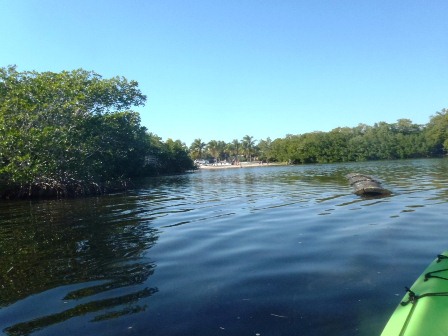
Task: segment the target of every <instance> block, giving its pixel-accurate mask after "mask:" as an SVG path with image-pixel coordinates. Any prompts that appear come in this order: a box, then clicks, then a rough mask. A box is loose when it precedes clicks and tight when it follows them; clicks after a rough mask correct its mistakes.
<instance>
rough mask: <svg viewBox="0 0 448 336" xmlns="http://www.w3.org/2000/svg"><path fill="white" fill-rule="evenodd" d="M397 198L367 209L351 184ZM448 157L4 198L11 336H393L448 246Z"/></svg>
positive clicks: (1, 320) (4, 274) (211, 174)
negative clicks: (377, 184) (88, 194)
mask: <svg viewBox="0 0 448 336" xmlns="http://www.w3.org/2000/svg"><path fill="white" fill-rule="evenodd" d="M349 172H362V173H365V174H371V175H374V176H376V177H377V178H379V179H380V180H382V181H383V184H384V185H385V186H386V187H387V188H388V189H390V190H392V191H393V195H392V196H391V197H387V198H380V199H362V198H359V197H357V196H355V195H353V194H352V193H351V189H350V187H349V185H348V182H347V181H346V180H345V178H344V175H345V174H347V173H349ZM447 200H448V160H446V159H439V160H415V161H394V162H374V163H356V164H354V163H352V164H335V165H309V166H292V167H264V168H244V169H229V170H219V171H199V172H196V173H193V174H188V175H184V176H174V177H164V178H158V179H153V180H149V181H147V183H146V184H145V187H143V188H141V189H138V190H135V191H132V192H128V193H126V194H117V195H111V196H105V197H99V198H88V199H78V200H64V201H40V202H6V201H2V202H1V203H0V214H1V217H0V251H1V252H0V253H1V258H0V286H1V287H0V332H3V333H4V334H5V335H27V334H33V335H83V336H87V335H152V336H155V335H164V336H170V335H200V336H202V335H203V336H209V335H260V336H265V335H266V336H267V335H341V336H342V335H343V336H347V335H369V336H370V335H379V334H380V333H381V330H382V328H383V326H384V325H385V323H386V322H387V319H388V317H389V316H390V314H391V313H392V311H393V310H394V309H395V307H396V305H397V304H398V303H399V301H400V299H401V297H402V296H403V294H404V289H403V288H404V286H409V285H411V284H412V283H413V281H414V280H415V278H416V277H417V276H418V275H419V274H420V273H421V272H422V271H423V269H424V268H425V267H426V265H427V264H429V262H430V261H431V260H432V259H433V258H434V257H435V255H436V254H438V253H440V252H442V251H443V250H445V249H448V226H447V221H446V218H447V215H448V210H447Z"/></svg>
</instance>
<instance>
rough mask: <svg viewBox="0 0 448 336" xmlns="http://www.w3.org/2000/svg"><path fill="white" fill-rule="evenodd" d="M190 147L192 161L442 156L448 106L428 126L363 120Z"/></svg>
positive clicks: (447, 132) (446, 141) (445, 146)
mask: <svg viewBox="0 0 448 336" xmlns="http://www.w3.org/2000/svg"><path fill="white" fill-rule="evenodd" d="M189 149H190V155H191V157H192V158H193V159H207V160H212V161H223V160H225V161H238V160H240V159H241V160H246V161H251V160H252V159H253V158H255V159H256V160H260V161H264V162H287V163H291V164H303V163H332V162H349V161H368V160H394V159H408V158H425V157H440V156H443V155H445V154H446V152H447V151H448V110H447V109H442V110H441V111H440V112H437V113H436V114H435V115H433V116H432V117H431V118H430V121H429V122H428V123H427V124H426V125H419V124H414V123H413V122H412V121H411V120H409V119H399V120H397V122H395V123H386V122H378V123H375V124H374V125H373V126H369V125H365V124H359V125H358V126H356V127H351V128H350V127H338V128H335V129H333V130H331V131H329V132H310V133H305V134H298V135H291V134H290V135H287V136H285V137H284V138H278V139H275V140H271V139H270V138H267V139H265V140H263V139H262V140H259V141H258V142H257V141H256V140H254V138H253V137H252V136H249V135H246V136H245V137H244V138H243V139H241V140H238V139H234V140H233V141H232V142H230V143H226V142H224V141H216V140H212V141H210V142H208V143H204V142H202V141H201V139H200V138H198V139H195V140H194V141H193V143H192V144H191V145H190V147H189Z"/></svg>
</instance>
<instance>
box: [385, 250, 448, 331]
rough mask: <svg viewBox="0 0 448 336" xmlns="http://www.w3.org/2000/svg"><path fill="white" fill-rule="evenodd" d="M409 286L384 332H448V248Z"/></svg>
mask: <svg viewBox="0 0 448 336" xmlns="http://www.w3.org/2000/svg"><path fill="white" fill-rule="evenodd" d="M406 290H407V293H406V294H405V296H404V297H403V300H402V301H401V303H400V304H399V305H398V307H397V308H396V309H395V311H394V313H393V314H392V316H391V317H390V319H389V322H388V323H387V324H386V327H385V328H384V330H383V332H382V334H381V336H417V335H418V336H425V335H428V336H438V335H448V251H445V252H443V253H442V254H439V255H438V256H437V258H436V259H435V260H434V261H433V262H432V263H431V264H429V266H428V267H427V268H426V270H425V271H424V272H423V274H422V275H420V276H419V277H418V278H417V280H416V281H415V283H414V284H413V285H412V287H411V288H406Z"/></svg>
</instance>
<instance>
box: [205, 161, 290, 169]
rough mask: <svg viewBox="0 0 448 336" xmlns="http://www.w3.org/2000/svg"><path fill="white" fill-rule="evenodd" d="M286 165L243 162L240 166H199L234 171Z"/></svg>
mask: <svg viewBox="0 0 448 336" xmlns="http://www.w3.org/2000/svg"><path fill="white" fill-rule="evenodd" d="M284 165H285V164H284V163H263V164H261V163H259V162H241V164H239V165H220V164H218V165H216V166H215V165H207V166H199V169H233V168H252V167H271V166H284Z"/></svg>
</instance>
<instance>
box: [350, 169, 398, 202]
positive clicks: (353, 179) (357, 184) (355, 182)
mask: <svg viewBox="0 0 448 336" xmlns="http://www.w3.org/2000/svg"><path fill="white" fill-rule="evenodd" d="M346 178H347V179H348V180H349V182H350V185H351V186H352V187H353V192H354V193H355V194H356V195H358V196H388V195H390V194H391V192H390V191H389V190H387V189H385V188H383V186H382V185H381V182H379V181H378V180H376V179H374V178H373V177H371V176H369V175H363V174H358V173H351V174H347V175H346Z"/></svg>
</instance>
